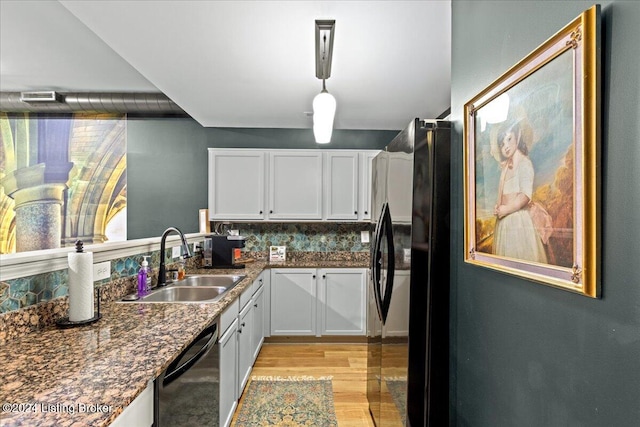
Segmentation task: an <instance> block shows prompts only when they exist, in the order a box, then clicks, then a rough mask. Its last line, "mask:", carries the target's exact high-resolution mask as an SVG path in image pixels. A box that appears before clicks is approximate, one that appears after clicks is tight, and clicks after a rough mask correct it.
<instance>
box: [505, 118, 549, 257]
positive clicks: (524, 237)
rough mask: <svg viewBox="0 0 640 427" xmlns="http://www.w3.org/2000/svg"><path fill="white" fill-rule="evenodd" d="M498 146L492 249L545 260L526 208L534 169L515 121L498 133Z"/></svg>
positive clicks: (506, 253) (537, 235)
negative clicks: (496, 196) (498, 165)
mask: <svg viewBox="0 0 640 427" xmlns="http://www.w3.org/2000/svg"><path fill="white" fill-rule="evenodd" d="M497 148H498V156H499V158H500V165H501V168H502V171H501V174H500V182H499V186H498V198H497V201H496V205H495V208H494V215H495V217H496V223H495V231H494V237H493V253H494V254H495V255H500V256H504V257H509V258H517V259H521V260H526V261H533V262H539V263H547V255H546V252H545V247H544V245H543V242H542V240H541V238H540V236H539V234H538V232H537V231H536V228H535V226H534V224H533V221H532V219H531V215H530V214H529V210H528V206H529V203H530V202H531V197H532V194H533V181H534V174H535V172H534V168H533V164H532V162H531V160H530V159H529V156H528V149H527V145H526V143H525V141H524V138H523V135H522V131H521V129H520V126H519V124H518V123H517V122H516V123H512V124H509V125H507V126H506V127H505V128H504V130H502V131H501V132H499V133H498V138H497Z"/></svg>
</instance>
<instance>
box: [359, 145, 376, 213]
mask: <svg viewBox="0 0 640 427" xmlns="http://www.w3.org/2000/svg"><path fill="white" fill-rule="evenodd" d="M378 153H379V151H377V150H375V151H372V150H367V151H364V152H361V153H359V156H358V162H359V171H360V173H359V179H358V219H359V220H362V221H369V220H370V219H371V178H372V177H371V174H372V173H373V167H372V166H373V159H374V158H375V157H376V155H377V154H378Z"/></svg>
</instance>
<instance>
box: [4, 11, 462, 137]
mask: <svg viewBox="0 0 640 427" xmlns="http://www.w3.org/2000/svg"><path fill="white" fill-rule="evenodd" d="M0 18H1V21H0V27H1V28H0V64H1V68H0V90H1V91H5V92H10V91H13V92H15V91H25V90H57V91H60V92H65V91H68V92H163V93H164V94H166V95H167V96H168V97H169V98H171V99H172V100H173V101H174V102H176V103H177V104H178V105H179V106H180V107H181V108H182V109H183V110H185V111H186V112H187V113H189V114H190V115H191V116H192V117H193V118H194V119H196V120H197V121H198V122H199V123H200V124H202V125H203V126H207V127H218V126H219V127H274V128H310V127H311V126H312V118H311V117H310V116H309V115H308V114H305V113H306V112H310V111H311V102H312V100H313V97H314V96H315V95H316V94H317V93H319V92H320V90H321V88H322V82H321V81H320V80H318V79H317V78H316V77H315V47H314V42H315V41H314V37H315V32H314V31H315V24H314V22H315V20H316V19H335V20H336V29H335V42H334V54H333V63H332V70H331V78H329V79H328V80H327V89H328V91H329V92H330V93H331V94H333V95H334V96H335V97H336V100H337V104H338V108H337V112H336V120H335V126H334V127H335V128H336V129H394V130H395V129H401V128H404V127H405V126H406V124H407V123H408V121H409V120H410V119H411V118H413V117H422V118H433V117H436V116H438V115H439V114H440V113H442V112H443V111H444V110H446V109H447V108H448V107H449V103H450V58H451V30H450V29H451V4H450V1H205V0H200V1H166V0H165V1H148V0H142V1H115V0H93V1H88V0H87V1H77V0H75V1H71V0H61V1H55V0H48V1H14V0H0Z"/></svg>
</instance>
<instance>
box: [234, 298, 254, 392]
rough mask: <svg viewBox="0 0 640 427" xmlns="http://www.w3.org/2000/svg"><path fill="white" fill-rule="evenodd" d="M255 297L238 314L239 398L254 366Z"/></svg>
mask: <svg viewBox="0 0 640 427" xmlns="http://www.w3.org/2000/svg"><path fill="white" fill-rule="evenodd" d="M252 336H253V299H250V300H249V301H248V302H247V304H246V305H245V306H244V307H243V308H242V310H241V311H240V314H239V315H238V396H237V397H238V399H240V396H241V395H242V391H243V390H244V386H245V385H246V384H247V380H248V379H249V374H250V373H251V368H252V367H253V348H252V345H251V338H252Z"/></svg>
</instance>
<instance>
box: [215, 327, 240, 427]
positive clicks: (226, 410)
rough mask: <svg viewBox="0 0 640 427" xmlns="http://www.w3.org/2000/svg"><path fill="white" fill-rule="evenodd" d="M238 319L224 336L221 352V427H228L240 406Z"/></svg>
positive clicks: (220, 341) (221, 339)
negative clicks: (237, 407) (238, 405)
mask: <svg viewBox="0 0 640 427" xmlns="http://www.w3.org/2000/svg"><path fill="white" fill-rule="evenodd" d="M237 331H238V319H235V320H234V321H233V322H232V323H231V326H229V327H228V328H227V329H226V331H225V332H224V333H223V334H222V337H221V338H220V339H219V341H218V345H219V350H220V427H228V426H229V425H230V424H231V419H232V418H233V412H234V411H235V410H236V406H237V404H238V398H237V396H238V389H237V387H238V338H237V335H238V334H237Z"/></svg>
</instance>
